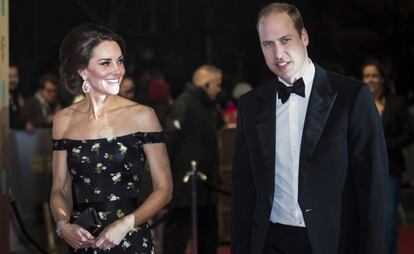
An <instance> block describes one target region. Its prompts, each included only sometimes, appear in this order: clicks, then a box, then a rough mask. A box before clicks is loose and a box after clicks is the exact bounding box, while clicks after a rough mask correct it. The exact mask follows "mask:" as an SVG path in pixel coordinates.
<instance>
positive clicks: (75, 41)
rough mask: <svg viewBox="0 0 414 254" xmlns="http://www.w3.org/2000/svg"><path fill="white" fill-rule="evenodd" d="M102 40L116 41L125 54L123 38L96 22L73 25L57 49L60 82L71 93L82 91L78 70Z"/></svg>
mask: <svg viewBox="0 0 414 254" xmlns="http://www.w3.org/2000/svg"><path fill="white" fill-rule="evenodd" d="M104 41H114V42H116V43H118V45H119V47H120V48H121V51H122V54H123V55H124V56H125V44H124V40H123V39H122V38H121V37H120V36H119V35H118V34H116V33H114V32H112V31H111V30H109V29H108V28H105V27H102V26H99V25H96V24H91V23H87V24H82V25H80V26H78V27H75V28H74V29H72V30H71V31H70V32H69V33H68V34H67V35H66V36H65V38H64V39H63V42H62V45H61V46H60V50H59V60H60V68H59V74H60V80H61V82H62V83H63V84H64V85H65V86H66V87H67V88H68V90H69V91H70V92H71V93H73V94H80V93H82V83H83V79H82V77H81V76H80V75H79V71H80V70H83V69H85V68H86V67H87V66H88V64H89V60H90V59H91V57H92V53H93V49H94V48H95V47H96V46H98V45H99V44H101V43H102V42H104Z"/></svg>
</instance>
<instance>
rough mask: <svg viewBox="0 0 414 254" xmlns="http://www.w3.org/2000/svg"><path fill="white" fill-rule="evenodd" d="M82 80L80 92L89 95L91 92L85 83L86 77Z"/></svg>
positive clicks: (86, 82) (89, 86)
mask: <svg viewBox="0 0 414 254" xmlns="http://www.w3.org/2000/svg"><path fill="white" fill-rule="evenodd" d="M82 78H83V83H82V91H83V92H84V93H89V92H90V90H91V85H89V84H88V81H86V77H82Z"/></svg>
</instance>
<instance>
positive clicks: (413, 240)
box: [398, 227, 414, 254]
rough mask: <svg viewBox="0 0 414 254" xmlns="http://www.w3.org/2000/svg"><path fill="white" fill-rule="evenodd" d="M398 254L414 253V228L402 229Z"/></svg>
mask: <svg viewBox="0 0 414 254" xmlns="http://www.w3.org/2000/svg"><path fill="white" fill-rule="evenodd" d="M398 247H399V248H398V254H413V253H414V227H400V235H399V239H398Z"/></svg>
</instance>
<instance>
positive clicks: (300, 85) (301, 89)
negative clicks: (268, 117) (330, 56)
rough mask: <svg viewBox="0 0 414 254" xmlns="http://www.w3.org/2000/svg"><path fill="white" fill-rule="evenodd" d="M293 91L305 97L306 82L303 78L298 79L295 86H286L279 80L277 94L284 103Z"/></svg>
mask: <svg viewBox="0 0 414 254" xmlns="http://www.w3.org/2000/svg"><path fill="white" fill-rule="evenodd" d="M291 93H295V94H297V95H300V96H302V97H305V83H304V82H303V79H302V78H300V79H298V80H296V81H295V83H293V86H286V85H285V84H283V83H282V82H280V81H278V89H277V95H278V97H279V99H280V100H281V101H282V103H285V102H286V101H287V100H288V99H289V96H290V94H291Z"/></svg>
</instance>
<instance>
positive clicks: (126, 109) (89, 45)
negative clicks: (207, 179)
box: [51, 24, 172, 254]
mask: <svg viewBox="0 0 414 254" xmlns="http://www.w3.org/2000/svg"><path fill="white" fill-rule="evenodd" d="M124 54H125V52H124V44H123V41H122V39H121V38H120V37H119V36H118V35H116V34H115V33H113V32H112V31H110V30H108V29H106V28H103V27H100V26H97V25H93V24H85V25H81V26H79V27H77V28H75V29H73V30H72V31H71V32H69V33H68V34H67V35H66V37H65V39H64V40H63V42H62V45H61V48H60V61H61V68H60V75H61V79H62V81H63V83H64V84H65V85H66V86H67V87H68V88H69V90H71V91H72V92H74V93H80V92H82V93H84V99H83V100H81V101H80V102H77V103H75V104H73V105H71V106H69V107H67V108H65V109H63V110H61V111H60V112H58V113H57V114H56V116H55V118H54V123H53V149H54V153H53V186H52V192H51V209H52V213H53V216H54V218H55V220H56V222H57V233H58V235H59V236H61V237H62V238H63V239H64V240H65V241H66V242H67V243H68V245H69V246H70V247H71V250H72V251H76V253H138V254H141V253H154V243H153V240H152V237H151V232H150V230H149V228H148V225H147V223H146V221H147V220H148V219H149V218H151V217H152V216H153V215H154V214H155V213H157V212H158V211H159V210H160V209H161V208H162V207H163V206H165V205H166V204H167V203H168V201H169V200H170V199H171V191H172V183H171V173H170V165H169V160H168V156H167V152H166V148H165V145H164V143H163V133H162V131H161V127H160V124H159V122H158V120H157V118H156V116H155V114H154V111H153V110H152V109H151V108H148V107H146V106H143V105H139V104H137V103H135V102H132V101H129V100H127V99H124V98H122V97H119V96H118V95H117V94H118V92H119V85H120V83H121V81H122V77H123V75H124V74H125V68H124V65H123V58H124ZM146 160H148V165H149V168H150V172H151V178H152V183H153V192H152V193H151V194H150V195H149V196H148V198H147V199H146V200H145V201H143V202H141V201H138V199H137V196H138V195H137V193H138V192H139V187H140V179H141V173H142V171H143V168H144V164H145V162H146ZM89 207H93V208H95V210H96V211H97V212H98V215H99V218H100V220H101V221H102V224H103V226H102V229H101V231H100V232H99V233H98V234H97V235H96V236H92V234H91V233H90V232H88V231H87V230H86V229H84V228H82V227H81V226H79V225H76V224H73V223H70V221H71V217H72V218H73V216H76V215H78V214H79V213H82V212H83V210H85V209H86V208H89Z"/></svg>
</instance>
